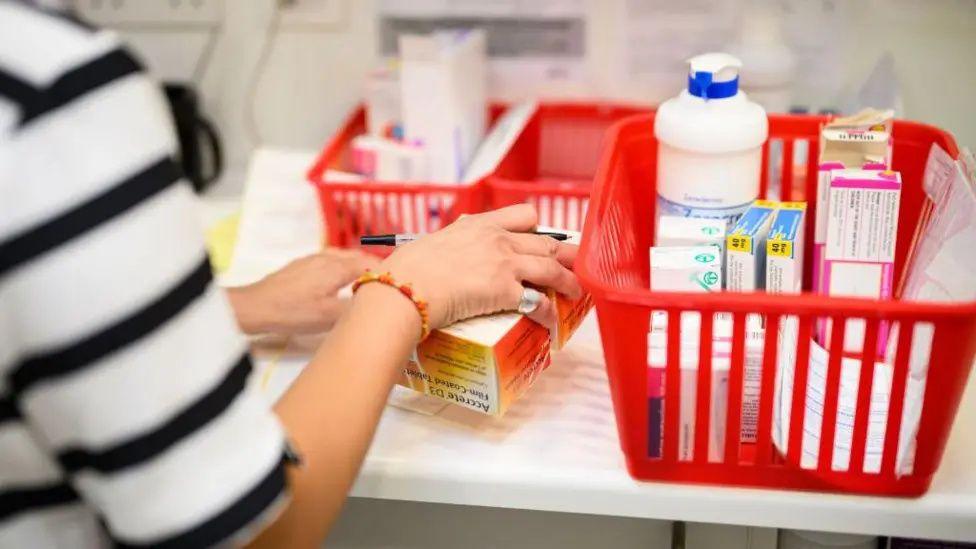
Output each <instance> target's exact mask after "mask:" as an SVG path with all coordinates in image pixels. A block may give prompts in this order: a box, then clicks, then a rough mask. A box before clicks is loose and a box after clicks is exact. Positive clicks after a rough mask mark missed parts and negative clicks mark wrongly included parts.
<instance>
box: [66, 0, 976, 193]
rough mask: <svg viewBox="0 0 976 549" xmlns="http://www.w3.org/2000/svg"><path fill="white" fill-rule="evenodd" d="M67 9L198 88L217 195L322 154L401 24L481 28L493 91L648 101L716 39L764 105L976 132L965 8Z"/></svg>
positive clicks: (503, 3) (144, 3) (466, 0)
mask: <svg viewBox="0 0 976 549" xmlns="http://www.w3.org/2000/svg"><path fill="white" fill-rule="evenodd" d="M68 1H69V2H70V3H72V4H73V5H74V7H75V8H76V9H77V10H79V11H80V12H81V13H82V14H83V15H84V16H85V17H86V18H88V19H89V20H91V21H93V22H95V23H97V24H100V25H103V26H107V27H111V28H115V29H117V30H118V31H119V32H120V33H121V34H122V35H123V36H124V38H125V39H126V40H127V41H128V42H129V43H130V44H131V45H132V46H133V47H134V48H135V50H136V51H137V52H138V53H139V54H140V55H141V56H142V57H143V59H144V60H145V61H146V62H147V64H148V65H149V67H150V68H151V70H152V71H153V72H154V73H155V74H156V75H157V76H158V77H159V78H160V79H162V80H164V81H167V82H174V83H176V82H178V83H188V84H189V85H190V86H192V87H194V88H196V90H197V91H198V93H199V95H200V98H201V103H202V104H201V106H200V108H201V109H202V111H203V112H204V113H206V115H207V117H208V118H210V119H211V120H212V121H213V123H214V125H215V129H216V131H217V132H218V133H219V135H220V137H221V140H222V142H223V144H224V153H225V159H226V168H227V169H226V170H225V172H224V176H223V177H222V178H221V180H220V183H219V184H218V185H217V187H216V189H215V192H218V193H223V192H226V193H231V194H233V193H239V192H240V185H241V181H242V178H241V177H240V174H241V172H242V170H243V169H244V165H245V163H246V161H247V159H248V157H249V154H250V153H251V151H252V150H253V149H254V148H255V147H256V146H259V145H263V146H272V147H289V148H302V149H315V148H319V147H321V146H322V144H323V143H324V142H325V141H326V140H327V139H328V137H329V136H330V135H331V133H332V132H333V131H334V130H335V129H336V128H337V127H338V126H339V125H340V124H341V122H342V121H343V120H344V118H345V117H346V116H348V114H349V113H350V111H351V109H352V108H353V106H354V105H355V104H356V103H358V102H359V101H361V98H362V96H363V88H364V83H365V80H366V76H367V74H368V73H369V72H370V71H371V70H374V69H375V68H376V67H378V66H380V65H381V64H382V63H383V61H384V59H390V58H393V57H395V55H396V51H395V50H396V44H397V40H396V37H397V35H398V34H399V33H401V32H404V31H407V32H411V31H425V30H428V29H433V28H444V27H480V28H484V29H486V30H487V33H488V50H489V55H490V57H491V62H490V67H489V85H488V90H489V95H490V97H491V98H495V99H504V100H516V99H524V98H601V99H610V100H623V101H628V102H636V103H640V104H654V103H656V102H660V101H662V100H664V99H666V98H668V97H671V96H673V95H674V94H675V93H676V92H677V91H679V90H680V89H681V87H682V86H683V85H684V81H683V77H682V74H683V73H684V71H685V70H686V65H685V64H684V60H685V59H686V58H687V57H689V56H690V55H693V54H695V53H700V52H703V51H709V50H718V49H724V50H730V51H733V52H735V53H737V54H739V55H740V57H742V59H743V61H744V63H745V70H744V71H743V75H742V81H743V85H744V86H745V87H746V89H747V90H748V91H755V92H756V93H766V92H771V94H772V95H771V96H770V97H767V98H766V99H768V101H766V100H764V101H762V102H763V103H766V107H767V109H768V110H790V109H792V110H794V111H811V112H822V111H834V112H849V111H850V110H852V109H853V108H856V107H859V106H863V105H872V106H877V107H886V106H890V107H893V108H895V109H896V111H897V113H898V116H899V117H903V118H909V119H915V120H922V121H925V122H927V123H929V124H934V125H937V126H940V127H943V128H946V129H949V130H950V131H952V132H954V133H955V134H956V136H957V138H958V141H959V142H960V143H962V144H967V143H968V144H971V143H974V142H976V116H973V114H972V110H971V109H972V107H971V104H972V99H971V93H969V91H970V90H973V89H976V70H974V69H976V62H974V61H973V58H972V55H971V54H972V52H973V51H976V32H974V31H976V0H766V1H762V0H68ZM784 80H785V82H784ZM750 81H752V82H753V83H756V84H764V85H765V84H769V85H770V86H771V87H772V88H774V89H772V90H750V89H749V87H750ZM754 95H755V94H754Z"/></svg>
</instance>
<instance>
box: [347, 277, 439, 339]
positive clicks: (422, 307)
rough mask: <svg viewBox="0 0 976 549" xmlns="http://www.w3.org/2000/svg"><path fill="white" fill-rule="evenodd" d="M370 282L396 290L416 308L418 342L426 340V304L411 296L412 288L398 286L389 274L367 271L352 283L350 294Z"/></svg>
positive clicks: (427, 315)
mask: <svg viewBox="0 0 976 549" xmlns="http://www.w3.org/2000/svg"><path fill="white" fill-rule="evenodd" d="M370 282H379V283H380V284H385V285H387V286H390V287H391V288H396V289H397V291H399V292H400V293H401V294H403V296H404V297H406V298H407V299H409V300H410V301H411V302H413V305H414V307H416V308H417V313H419V314H420V340H421V341H423V340H425V339H427V336H428V335H430V315H429V314H428V312H427V302H426V301H424V300H422V299H417V297H416V296H415V295H413V288H411V287H410V284H398V283H397V281H396V280H394V279H393V275H391V274H390V273H384V274H377V273H374V272H372V271H369V270H367V271H366V272H365V273H363V275H362V276H360V277H359V278H357V279H356V281H355V282H353V283H352V292H353V293H356V291H357V290H359V288H360V287H361V286H362V285H363V284H369V283H370Z"/></svg>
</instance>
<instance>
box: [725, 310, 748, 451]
mask: <svg viewBox="0 0 976 549" xmlns="http://www.w3.org/2000/svg"><path fill="white" fill-rule="evenodd" d="M745 337H746V324H745V315H744V314H742V313H734V314H733V316H732V357H731V363H730V366H729V396H728V408H727V410H726V416H725V417H726V420H725V426H726V427H725V459H724V460H723V461H724V462H725V463H727V464H732V463H737V462H738V460H739V443H740V441H741V438H742V434H741V427H742V387H743V376H744V375H745Z"/></svg>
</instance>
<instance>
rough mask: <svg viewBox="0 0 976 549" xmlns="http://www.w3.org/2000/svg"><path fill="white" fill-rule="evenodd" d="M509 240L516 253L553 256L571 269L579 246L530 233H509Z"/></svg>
mask: <svg viewBox="0 0 976 549" xmlns="http://www.w3.org/2000/svg"><path fill="white" fill-rule="evenodd" d="M508 238H509V242H511V244H512V249H513V250H515V252H516V253H520V254H526V255H538V256H543V257H555V258H556V260H557V261H559V263H561V264H562V265H563V266H564V267H566V268H568V269H571V268H572V267H573V262H574V261H576V253H577V252H578V251H579V246H576V245H574V244H567V243H565V242H560V241H558V240H556V239H554V238H551V237H548V236H542V235H537V234H532V233H509V237H508Z"/></svg>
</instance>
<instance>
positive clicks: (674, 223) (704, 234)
mask: <svg viewBox="0 0 976 549" xmlns="http://www.w3.org/2000/svg"><path fill="white" fill-rule="evenodd" d="M655 245H656V246H718V247H719V248H724V247H725V221H723V220H721V219H704V218H699V217H679V216H676V215H662V216H661V218H660V219H658V221H657V239H656V240H655Z"/></svg>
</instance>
